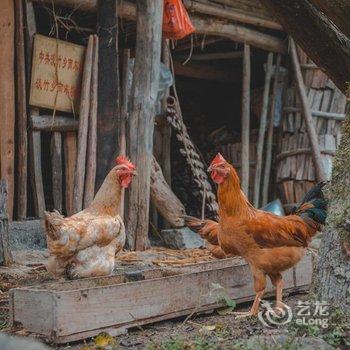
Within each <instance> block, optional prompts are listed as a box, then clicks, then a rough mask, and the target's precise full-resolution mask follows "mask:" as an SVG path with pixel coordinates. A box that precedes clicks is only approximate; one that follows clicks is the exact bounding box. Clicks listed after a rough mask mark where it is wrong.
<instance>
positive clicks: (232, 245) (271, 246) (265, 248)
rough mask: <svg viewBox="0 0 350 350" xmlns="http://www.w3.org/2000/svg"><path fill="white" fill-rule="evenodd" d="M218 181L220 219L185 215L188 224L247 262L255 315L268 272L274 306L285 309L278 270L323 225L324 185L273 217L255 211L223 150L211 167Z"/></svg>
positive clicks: (301, 250) (296, 255)
mask: <svg viewBox="0 0 350 350" xmlns="http://www.w3.org/2000/svg"><path fill="white" fill-rule="evenodd" d="M208 171H209V172H210V173H211V178H212V179H213V181H214V182H216V183H217V184H218V201H219V216H220V220H219V222H218V223H216V222H215V221H211V220H205V221H200V220H198V219H195V218H192V217H186V218H185V222H186V224H187V225H188V226H189V227H190V228H192V229H193V230H195V231H196V232H198V233H199V234H201V236H202V237H203V238H205V239H207V240H208V241H209V243H210V244H213V245H217V246H220V248H221V250H222V251H223V252H224V253H225V254H226V255H240V256H242V257H243V258H244V259H245V260H246V261H247V262H248V264H249V265H250V269H251V271H252V274H253V277H254V289H255V292H256V297H255V300H254V302H253V305H252V307H251V309H250V311H249V312H247V313H242V314H241V316H250V315H256V314H257V313H258V311H259V302H260V299H261V298H262V296H263V295H264V292H265V288H266V275H268V276H269V278H270V279H271V282H272V284H273V285H274V286H275V287H276V307H277V310H279V309H282V308H283V305H284V304H283V302H282V290H283V283H282V275H281V273H282V272H283V271H285V270H287V269H289V268H291V267H293V266H294V265H295V264H297V263H298V262H299V261H300V259H301V258H302V257H303V255H304V253H305V250H306V248H307V246H308V244H309V243H310V241H311V238H312V236H314V235H315V234H316V232H317V231H320V230H321V229H322V226H323V224H324V223H325V220H326V217H327V204H326V201H325V198H324V196H323V193H322V187H323V186H324V185H325V183H320V184H318V185H316V186H315V187H314V188H313V189H312V190H310V191H309V192H308V193H307V194H306V195H305V198H304V200H303V201H302V203H301V204H300V205H299V207H297V208H295V210H294V213H293V214H292V215H288V216H285V217H281V216H277V215H274V214H272V213H268V212H265V211H262V210H258V209H255V208H254V207H253V206H252V205H251V203H249V201H248V199H247V197H246V196H245V194H244V193H243V191H242V190H241V187H240V180H239V177H238V174H237V172H236V170H235V169H234V168H233V166H232V165H231V164H229V163H228V162H227V161H226V160H225V159H224V158H223V157H222V156H221V154H218V155H217V156H216V157H215V158H214V159H213V161H212V163H211V164H210V166H209V169H208Z"/></svg>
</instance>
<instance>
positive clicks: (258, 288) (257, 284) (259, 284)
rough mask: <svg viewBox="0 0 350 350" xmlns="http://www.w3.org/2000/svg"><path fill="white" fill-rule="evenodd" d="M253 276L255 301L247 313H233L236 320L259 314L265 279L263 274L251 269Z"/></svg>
mask: <svg viewBox="0 0 350 350" xmlns="http://www.w3.org/2000/svg"><path fill="white" fill-rule="evenodd" d="M252 272H253V276H254V289H255V293H256V295H255V299H254V302H253V305H252V307H251V309H250V310H249V311H248V312H235V313H234V314H235V315H236V317H237V318H241V317H248V316H255V315H257V314H258V312H259V305H260V300H261V298H262V297H263V295H264V293H265V288H266V277H265V274H264V272H262V271H260V270H257V269H255V268H252Z"/></svg>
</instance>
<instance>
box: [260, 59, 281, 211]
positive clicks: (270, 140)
mask: <svg viewBox="0 0 350 350" xmlns="http://www.w3.org/2000/svg"><path fill="white" fill-rule="evenodd" d="M280 65H281V55H280V54H278V55H277V61H276V66H275V70H274V72H275V74H274V81H273V87H272V96H271V105H270V117H269V125H268V128H267V140H266V161H265V170H264V181H263V189H262V205H265V204H267V201H268V197H269V184H270V173H271V163H272V143H273V122H274V117H275V106H276V95H277V88H278V76H279V70H280Z"/></svg>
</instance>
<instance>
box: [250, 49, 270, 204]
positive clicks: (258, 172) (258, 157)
mask: <svg viewBox="0 0 350 350" xmlns="http://www.w3.org/2000/svg"><path fill="white" fill-rule="evenodd" d="M272 63H273V53H272V52H270V53H269V54H268V57H267V63H266V71H265V84H264V93H263V102H262V107H261V115H260V125H259V136H258V144H257V150H256V166H255V178H254V200H253V203H254V207H255V208H259V203H260V184H261V172H262V159H263V151H264V142H265V131H266V120H267V111H268V106H269V97H270V84H271V77H272Z"/></svg>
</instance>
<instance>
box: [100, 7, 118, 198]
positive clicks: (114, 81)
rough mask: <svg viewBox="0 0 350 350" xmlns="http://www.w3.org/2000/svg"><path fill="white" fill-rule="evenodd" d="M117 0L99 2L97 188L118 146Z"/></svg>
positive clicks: (112, 161)
mask: <svg viewBox="0 0 350 350" xmlns="http://www.w3.org/2000/svg"><path fill="white" fill-rule="evenodd" d="M117 3H118V2H117V1H115V0H105V1H99V2H98V12H97V28H98V37H99V53H98V55H99V62H98V107H97V109H98V112H97V115H98V118H97V154H98V157H97V164H96V191H97V190H98V189H99V188H100V186H101V185H102V183H103V181H104V179H105V177H106V175H107V174H108V172H109V170H110V168H111V166H114V158H115V155H116V154H117V153H118V152H119V150H118V149H117V148H118V143H119V141H118V134H119V132H118V127H119V122H120V113H119V108H120V107H119V99H120V91H119V54H118V11H119V7H117Z"/></svg>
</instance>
